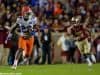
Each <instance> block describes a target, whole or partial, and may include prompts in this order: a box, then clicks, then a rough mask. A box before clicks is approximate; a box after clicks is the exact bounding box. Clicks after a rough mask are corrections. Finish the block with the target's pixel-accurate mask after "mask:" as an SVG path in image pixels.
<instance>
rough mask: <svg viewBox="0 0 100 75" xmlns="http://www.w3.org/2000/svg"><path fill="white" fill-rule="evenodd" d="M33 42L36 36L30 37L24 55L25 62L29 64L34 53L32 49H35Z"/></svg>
mask: <svg viewBox="0 0 100 75" xmlns="http://www.w3.org/2000/svg"><path fill="white" fill-rule="evenodd" d="M33 43H34V37H30V38H29V39H28V40H27V41H26V44H27V48H26V51H25V56H24V61H23V63H26V64H29V59H30V57H31V54H32V50H33Z"/></svg>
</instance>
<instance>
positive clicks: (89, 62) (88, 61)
mask: <svg viewBox="0 0 100 75" xmlns="http://www.w3.org/2000/svg"><path fill="white" fill-rule="evenodd" d="M86 61H87V63H88V66H92V62H91V60H90V59H89V57H88V58H87V59H86Z"/></svg>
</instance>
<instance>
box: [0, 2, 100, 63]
mask: <svg viewBox="0 0 100 75" xmlns="http://www.w3.org/2000/svg"><path fill="white" fill-rule="evenodd" d="M23 8H25V10H23ZM30 9H31V10H32V12H33V13H34V16H36V17H37V20H38V23H37V24H36V25H35V27H34V31H35V32H38V34H34V35H35V36H36V40H37V38H40V37H41V36H40V34H41V30H43V29H45V27H46V26H47V28H48V29H49V30H50V32H51V35H52V33H55V34H56V36H54V37H53V36H52V38H55V37H57V36H58V35H57V34H61V35H63V34H62V33H67V28H68V27H70V26H71V19H72V17H79V18H80V23H81V24H83V25H84V26H85V27H86V28H87V29H88V30H89V32H90V34H91V35H90V40H89V41H91V51H92V52H93V54H94V55H95V56H96V59H97V61H98V62H100V0H0V50H1V51H0V64H2V63H3V64H4V63H7V62H8V64H13V60H14V55H15V52H16V50H17V48H18V47H17V42H18V36H17V35H16V34H15V32H13V33H14V34H13V37H12V38H11V39H9V41H8V43H5V39H6V37H7V34H8V30H7V29H6V28H5V26H12V25H13V24H14V23H15V22H16V19H17V17H18V16H21V15H23V13H24V12H25V11H28V10H30ZM48 35H49V34H48ZM67 36H69V35H67ZM57 38H58V37H57ZM38 41H41V40H38ZM49 41H50V43H51V48H49V47H48V48H49V49H52V50H51V51H52V52H51V55H50V54H49V53H48V52H47V54H48V59H49V60H48V63H49V64H51V63H54V60H53V59H54V58H55V54H56V52H54V49H55V48H54V47H56V46H55V44H56V43H55V42H54V41H55V40H54V41H52V40H49ZM41 42H42V41H41ZM35 43H36V46H37V49H40V48H41V44H40V43H38V42H35ZM38 53H39V51H37V52H36V53H35V52H34V54H36V55H37V54H38ZM70 53H71V54H70V55H69V56H70V57H71V58H72V59H71V60H68V61H74V62H78V61H79V60H80V58H79V57H80V54H79V52H78V51H77V50H75V51H71V52H70ZM40 56H41V54H40V53H39V54H38V56H37V57H38V59H39V58H40ZM49 56H50V57H49ZM73 57H74V58H73ZM43 58H44V59H43V62H42V64H43V63H45V60H46V58H45V57H43ZM38 59H37V60H35V62H34V63H38ZM50 59H51V60H50ZM32 61H33V60H32Z"/></svg>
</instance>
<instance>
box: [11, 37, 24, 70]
mask: <svg viewBox="0 0 100 75" xmlns="http://www.w3.org/2000/svg"><path fill="white" fill-rule="evenodd" d="M18 46H19V47H18V50H17V52H16V54H15V60H14V64H13V67H12V68H14V69H16V67H17V64H18V60H19V58H20V56H21V54H22V52H23V50H25V49H26V41H25V40H24V39H23V38H22V37H20V38H19V41H18Z"/></svg>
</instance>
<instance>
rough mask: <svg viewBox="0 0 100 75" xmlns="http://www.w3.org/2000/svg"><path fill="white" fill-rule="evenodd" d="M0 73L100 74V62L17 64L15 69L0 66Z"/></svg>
mask: <svg viewBox="0 0 100 75" xmlns="http://www.w3.org/2000/svg"><path fill="white" fill-rule="evenodd" d="M0 75H100V64H94V65H93V66H92V67H91V68H89V67H88V66H87V64H56V65H30V66H18V67H17V69H16V70H12V69H11V67H10V66H0Z"/></svg>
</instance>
